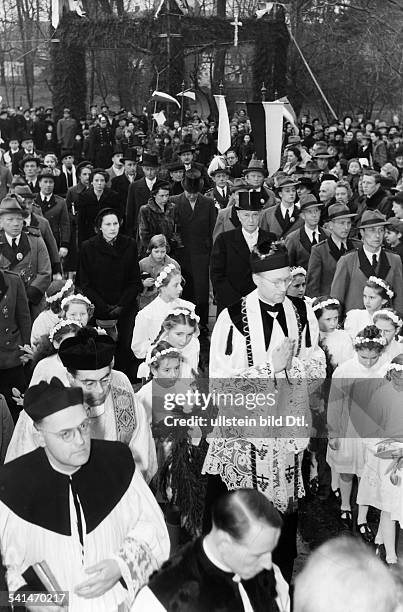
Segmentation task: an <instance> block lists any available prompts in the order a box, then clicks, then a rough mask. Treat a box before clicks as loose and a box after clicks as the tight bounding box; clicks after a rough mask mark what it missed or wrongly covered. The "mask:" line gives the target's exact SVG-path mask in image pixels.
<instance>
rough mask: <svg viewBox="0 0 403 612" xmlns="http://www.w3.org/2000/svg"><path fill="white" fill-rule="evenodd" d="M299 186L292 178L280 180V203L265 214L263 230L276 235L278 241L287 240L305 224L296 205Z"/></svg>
mask: <svg viewBox="0 0 403 612" xmlns="http://www.w3.org/2000/svg"><path fill="white" fill-rule="evenodd" d="M297 185H298V182H297V181H295V180H294V179H292V178H290V177H283V178H281V179H279V181H278V183H277V194H278V196H279V198H280V202H279V203H278V204H276V205H275V206H270V207H269V208H267V209H266V210H265V211H264V213H263V216H262V221H261V228H262V229H264V230H266V231H270V232H273V233H274V234H276V236H277V239H280V238H285V237H286V236H288V234H290V233H291V232H292V231H293V230H296V229H299V228H300V227H302V225H303V224H304V221H303V219H302V218H300V216H299V210H298V208H297V207H296V205H295V197H296V194H297V192H296V186H297Z"/></svg>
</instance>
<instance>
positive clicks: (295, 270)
mask: <svg viewBox="0 0 403 612" xmlns="http://www.w3.org/2000/svg"><path fill="white" fill-rule="evenodd" d="M290 272H291V276H297V275H298V274H303V275H304V276H306V270H305V268H303V267H302V266H293V267H292V268H290Z"/></svg>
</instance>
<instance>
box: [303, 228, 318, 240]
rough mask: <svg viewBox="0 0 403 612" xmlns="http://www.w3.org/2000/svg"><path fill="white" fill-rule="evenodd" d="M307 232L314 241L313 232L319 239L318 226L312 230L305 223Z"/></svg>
mask: <svg viewBox="0 0 403 612" xmlns="http://www.w3.org/2000/svg"><path fill="white" fill-rule="evenodd" d="M304 230H305V234H306V235H307V236H308V238H309V240H310V241H311V242H312V240H313V233H314V232H315V234H317V237H316V239H317V240H319V227H318V226H316V227H315V229H313V230H311V229H310V228H309V227H308V226H307V225H304Z"/></svg>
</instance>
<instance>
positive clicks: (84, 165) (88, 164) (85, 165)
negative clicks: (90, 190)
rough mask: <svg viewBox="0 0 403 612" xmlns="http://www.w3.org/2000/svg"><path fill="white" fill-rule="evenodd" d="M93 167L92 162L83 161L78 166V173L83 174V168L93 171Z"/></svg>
mask: <svg viewBox="0 0 403 612" xmlns="http://www.w3.org/2000/svg"><path fill="white" fill-rule="evenodd" d="M93 167H94V166H93V165H92V163H91V162H90V161H82V162H80V163H79V164H77V166H76V172H81V170H83V168H89V169H90V170H92V169H93Z"/></svg>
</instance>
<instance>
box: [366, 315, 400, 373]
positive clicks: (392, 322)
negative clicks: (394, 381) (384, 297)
mask: <svg viewBox="0 0 403 612" xmlns="http://www.w3.org/2000/svg"><path fill="white" fill-rule="evenodd" d="M373 319H374V325H376V326H377V328H378V329H379V330H380V332H381V334H382V336H383V337H384V338H385V340H386V347H385V351H384V353H383V355H382V361H383V362H385V363H390V362H391V361H392V359H393V358H394V357H396V356H397V355H400V353H403V343H402V342H400V341H399V338H400V336H399V334H400V331H401V328H402V324H403V321H402V319H401V318H400V316H399V314H398V313H397V312H396V310H393V309H392V308H382V310H377V311H376V312H375V313H374V317H373Z"/></svg>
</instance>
